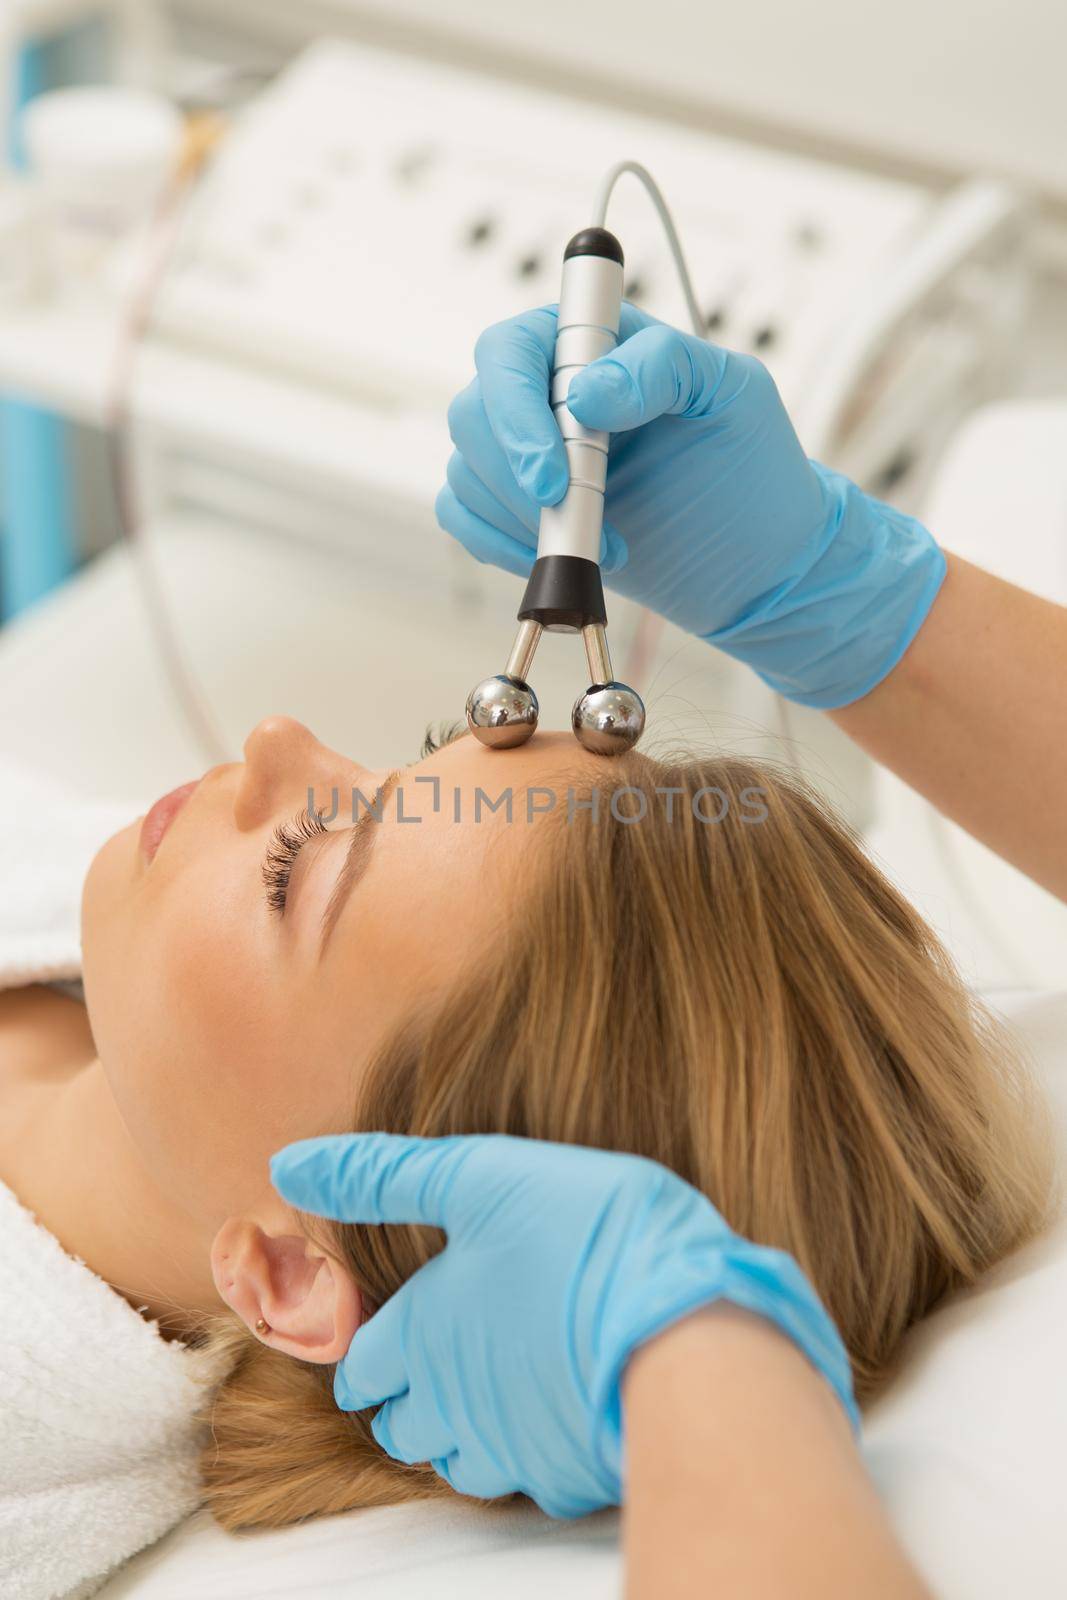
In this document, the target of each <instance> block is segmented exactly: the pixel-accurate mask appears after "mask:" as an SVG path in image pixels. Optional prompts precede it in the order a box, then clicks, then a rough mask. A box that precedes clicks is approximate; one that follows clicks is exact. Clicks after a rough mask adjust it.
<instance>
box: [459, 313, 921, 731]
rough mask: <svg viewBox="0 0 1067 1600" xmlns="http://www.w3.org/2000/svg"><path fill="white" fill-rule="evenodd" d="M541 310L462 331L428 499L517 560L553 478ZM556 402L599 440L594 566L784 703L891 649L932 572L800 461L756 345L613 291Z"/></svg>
mask: <svg viewBox="0 0 1067 1600" xmlns="http://www.w3.org/2000/svg"><path fill="white" fill-rule="evenodd" d="M554 340H555V309H554V308H552V307H549V308H546V309H542V310H538V311H530V312H526V313H525V314H524V315H522V316H519V317H515V318H512V319H511V320H510V321H507V322H502V323H498V324H497V325H496V326H495V327H492V328H489V329H488V330H487V331H486V332H485V333H483V334H482V336H481V338H480V339H479V341H478V344H477V347H476V351H475V360H476V364H477V371H478V376H477V377H476V378H475V379H474V381H473V382H472V383H471V384H470V385H469V386H468V387H467V388H466V389H465V390H463V391H462V393H461V394H459V395H458V396H457V397H456V398H455V400H454V401H453V402H452V406H451V409H450V411H449V426H450V429H451V433H452V438H453V441H454V443H455V446H456V452H455V454H454V455H453V457H452V459H451V461H450V463H449V468H448V485H447V487H446V488H444V489H442V491H441V493H440V495H439V496H438V500H437V515H438V520H439V521H440V523H441V525H442V527H443V528H445V529H446V530H447V531H448V532H449V533H451V534H453V535H454V536H455V537H456V538H457V539H459V540H460V541H461V542H462V543H463V544H464V545H465V546H466V547H467V549H468V550H470V551H471V553H472V554H473V555H475V556H476V557H477V558H478V559H479V560H482V561H490V562H494V563H495V564H496V565H498V566H502V567H504V568H506V569H507V570H508V571H511V572H516V573H522V574H525V573H527V572H528V571H529V569H530V566H531V564H532V561H533V554H534V547H535V545H536V542H537V525H538V517H539V513H540V508H541V506H543V505H552V504H555V502H556V501H558V500H559V499H560V498H561V496H562V495H563V493H564V492H565V490H566V487H567V461H566V456H565V454H564V450H563V444H562V441H561V438H560V433H559V429H558V427H557V426H556V423H555V420H554V418H553V416H552V412H551V410H550V409H549V403H548V378H549V370H550V367H551V364H552V350H553V345H554ZM568 405H569V407H570V410H571V412H572V413H573V415H574V416H575V417H576V418H577V420H578V421H579V422H581V423H583V424H584V425H586V426H587V427H590V428H600V429H606V430H607V431H609V432H610V433H612V434H613V435H614V437H613V439H612V442H611V452H610V456H609V468H608V477H607V495H606V505H605V519H606V520H605V534H604V549H603V570H604V573H605V577H606V578H607V581H608V583H609V585H610V586H611V587H612V588H614V589H615V590H617V591H618V592H619V593H620V594H624V595H628V596H630V597H631V598H632V599H634V600H638V601H640V602H642V603H643V604H644V605H647V606H650V607H651V608H652V609H653V610H654V611H658V612H660V613H661V614H662V615H663V616H664V617H667V618H668V619H669V620H670V621H672V622H675V623H677V624H678V625H679V626H680V627H682V628H685V629H686V630H687V631H688V632H690V633H694V634H697V635H699V636H700V637H701V638H704V639H706V640H708V642H709V643H711V644H714V645H717V646H718V647H719V648H720V649H722V650H724V651H726V652H728V653H729V654H730V655H732V656H735V657H736V658H737V659H738V660H741V661H745V662H747V663H748V664H749V665H750V666H751V667H753V668H754V669H755V671H756V672H758V673H759V675H760V676H761V677H762V678H763V679H764V680H765V681H766V682H767V683H769V684H770V685H771V686H772V687H773V688H774V689H777V690H778V691H779V692H780V693H781V694H783V695H785V696H786V697H787V698H789V699H791V700H795V701H797V702H798V703H800V704H802V705H810V706H816V707H819V708H821V709H831V708H834V707H838V706H842V705H847V704H849V703H850V702H851V701H853V700H856V699H859V698H860V696H862V695H864V694H866V693H868V691H869V690H870V689H872V688H873V687H874V686H875V684H877V683H878V682H880V681H881V679H882V678H883V677H885V676H886V674H887V673H888V672H890V671H891V670H892V668H893V667H894V666H895V665H896V663H897V662H898V661H899V659H900V657H901V656H902V655H903V653H904V651H905V650H906V649H907V647H908V645H909V644H910V643H911V640H912V639H913V638H914V636H915V634H916V633H917V632H918V630H919V628H920V626H921V625H922V623H923V621H924V620H925V618H926V615H927V612H928V611H929V609H930V606H931V605H932V604H933V601H934V598H935V596H936V594H937V591H938V589H939V588H940V585H941V581H942V579H943V577H944V573H945V561H944V557H943V556H942V554H941V551H940V550H939V548H938V546H937V545H936V544H935V542H934V540H933V538H932V537H931V535H930V534H929V533H928V532H927V531H926V529H925V528H923V527H922V526H921V525H920V524H919V523H918V522H916V521H915V520H914V519H913V518H911V517H907V516H905V515H903V514H902V513H901V512H899V511H895V510H893V509H892V508H891V507H889V506H887V505H883V504H882V503H881V502H880V501H878V500H875V499H873V498H872V497H871V496H869V495H866V494H864V493H863V492H862V491H861V490H860V489H858V488H857V487H856V485H855V484H853V483H851V482H850V481H849V480H848V479H847V478H844V477H842V476H841V475H839V474H837V473H834V472H831V471H829V470H827V469H826V468H825V467H822V466H819V465H818V464H817V463H816V462H812V461H809V460H808V459H807V457H806V456H805V454H804V451H803V449H802V448H801V445H800V442H799V440H798V439H797V436H796V434H795V432H794V430H793V426H792V423H791V422H790V420H789V417H788V414H787V413H786V410H785V408H784V406H783V404H782V401H781V399H780V397H779V395H778V391H777V389H776V387H775V385H774V382H773V380H772V378H771V377H770V374H769V373H768V372H767V370H766V368H765V367H764V366H763V365H762V364H761V363H760V362H759V361H757V360H756V359H754V358H753V357H750V356H745V355H738V354H735V353H733V352H730V351H727V350H724V349H721V348H719V347H718V346H716V345H712V344H708V343H706V342H705V341H704V340H701V339H697V338H694V337H693V336H692V335H690V334H684V333H680V332H678V331H677V330H676V329H674V328H670V327H668V326H666V325H665V324H663V323H660V322H657V321H656V320H655V319H654V318H652V317H649V316H647V315H646V314H645V313H644V312H641V311H639V310H637V309H636V308H635V307H633V306H631V305H625V304H624V306H623V309H622V323H621V326H620V343H619V346H618V348H617V349H616V350H614V351H613V352H612V354H611V355H608V356H604V357H602V358H601V359H600V360H598V361H595V362H593V363H592V364H591V365H590V366H588V367H586V368H585V369H584V371H582V372H580V373H579V374H578V375H577V376H576V378H575V379H574V381H573V383H572V385H571V389H570V393H569V397H568Z"/></svg>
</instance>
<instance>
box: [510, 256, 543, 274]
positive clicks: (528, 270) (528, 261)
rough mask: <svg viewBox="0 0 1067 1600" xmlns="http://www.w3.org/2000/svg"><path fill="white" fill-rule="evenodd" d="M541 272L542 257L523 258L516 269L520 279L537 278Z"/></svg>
mask: <svg viewBox="0 0 1067 1600" xmlns="http://www.w3.org/2000/svg"><path fill="white" fill-rule="evenodd" d="M540 270H541V257H540V256H534V255H529V256H523V258H522V260H521V261H520V262H519V263H518V265H517V266H516V268H515V271H516V272H517V273H518V275H519V277H520V278H535V277H536V276H537V274H538V273H539V272H540Z"/></svg>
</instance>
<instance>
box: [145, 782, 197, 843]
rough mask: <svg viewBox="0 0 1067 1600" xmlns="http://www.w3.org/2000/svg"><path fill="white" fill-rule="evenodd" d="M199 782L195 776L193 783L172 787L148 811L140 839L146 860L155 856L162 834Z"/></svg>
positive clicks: (161, 840)
mask: <svg viewBox="0 0 1067 1600" xmlns="http://www.w3.org/2000/svg"><path fill="white" fill-rule="evenodd" d="M199 782H200V779H199V778H197V779H196V782H195V783H183V784H182V785H181V786H180V787H179V788H177V789H172V790H171V791H170V793H169V794H165V795H163V796H162V797H161V798H160V799H159V800H157V801H156V803H155V805H154V806H153V807H152V809H151V811H149V812H148V814H147V815H146V817H145V819H144V821H143V822H142V823H141V841H140V842H141V853H142V854H143V856H144V858H145V860H146V861H152V860H153V859H154V858H155V854H156V851H157V850H158V849H159V847H160V845H161V844H162V842H163V835H164V834H165V833H166V831H167V829H168V828H169V827H170V825H171V823H172V822H173V821H174V819H175V817H176V816H177V815H178V812H179V811H180V810H181V808H182V806H183V805H184V804H185V802H186V801H187V800H188V798H189V796H190V795H191V794H192V792H193V790H194V789H195V788H196V787H197V786H198V784H199Z"/></svg>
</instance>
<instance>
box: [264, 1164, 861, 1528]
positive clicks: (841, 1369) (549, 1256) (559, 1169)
mask: <svg viewBox="0 0 1067 1600" xmlns="http://www.w3.org/2000/svg"><path fill="white" fill-rule="evenodd" d="M271 1174H272V1178H273V1181H274V1184H275V1187H276V1188H277V1189H278V1191H279V1193H280V1194H281V1195H282V1196H283V1197H284V1198H285V1199H286V1200H287V1201H289V1203H290V1204H292V1205H294V1206H297V1207H299V1208H300V1209H302V1210H305V1211H310V1212H314V1213H316V1214H318V1215H321V1216H327V1217H333V1218H336V1219H338V1220H341V1221H347V1222H363V1223H387V1222H388V1223H401V1222H406V1223H425V1224H430V1225H432V1226H435V1227H440V1228H444V1229H445V1230H446V1232H447V1234H448V1242H447V1245H446V1248H445V1249H444V1251H443V1252H442V1253H441V1254H440V1255H438V1256H437V1257H435V1258H434V1259H433V1260H432V1261H430V1262H429V1263H428V1264H427V1265H426V1266H424V1267H423V1268H421V1270H420V1271H418V1272H417V1273H416V1274H415V1275H414V1277H413V1278H411V1279H410V1281H409V1282H408V1283H406V1284H405V1285H404V1286H403V1287H402V1288H401V1289H400V1290H399V1291H398V1292H397V1293H396V1294H395V1295H394V1296H393V1297H392V1298H391V1299H390V1300H388V1301H387V1302H386V1304H385V1305H384V1306H382V1307H381V1309H380V1310H378V1311H377V1312H376V1313H375V1314H374V1316H373V1317H372V1318H371V1319H370V1321H369V1322H367V1323H365V1324H364V1326H363V1327H362V1328H361V1329H360V1330H359V1332H358V1333H357V1334H356V1336H355V1338H354V1339H353V1341H352V1344H351V1346H350V1348H349V1352H348V1355H347V1356H346V1358H345V1359H344V1361H343V1362H341V1363H340V1364H339V1366H338V1368H337V1372H336V1378H335V1385H334V1393H335V1396H336V1399H337V1403H338V1405H339V1406H341V1407H342V1409H344V1410H348V1411H356V1410H364V1409H366V1408H369V1407H373V1406H380V1407H381V1409H380V1410H379V1411H378V1413H377V1415H376V1417H375V1419H374V1422H373V1429H374V1434H375V1437H376V1438H377V1440H378V1442H379V1444H381V1445H382V1446H383V1448H384V1449H385V1450H387V1451H388V1452H389V1454H390V1455H392V1456H394V1457H395V1458H396V1459H397V1460H399V1461H405V1462H422V1461H428V1462H430V1463H431V1464H432V1465H433V1467H434V1468H435V1470H436V1471H437V1472H438V1473H439V1474H440V1475H441V1476H442V1477H443V1478H445V1479H446V1480H447V1481H448V1482H449V1483H450V1484H452V1485H453V1487H454V1488H456V1489H457V1490H459V1491H460V1492H462V1493H465V1494H471V1495H478V1496H484V1497H487V1498H491V1497H496V1496H500V1495H504V1494H508V1493H511V1492H514V1491H521V1492H523V1493H525V1494H527V1495H529V1496H530V1497H531V1498H532V1499H533V1500H535V1501H536V1502H537V1503H538V1504H539V1505H540V1506H541V1507H542V1509H543V1510H545V1511H547V1512H548V1513H550V1514H551V1515H553V1516H577V1515H580V1514H582V1513H584V1512H587V1511H592V1510H595V1509H596V1508H598V1507H601V1506H605V1505H614V1504H618V1503H619V1502H620V1501H621V1498H622V1478H623V1423H622V1417H621V1407H620V1382H621V1379H622V1375H623V1371H624V1369H625V1367H626V1364H627V1362H628V1360H629V1358H630V1357H631V1355H632V1354H633V1353H634V1352H635V1350H636V1349H637V1348H638V1346H640V1345H642V1344H644V1343H646V1342H647V1341H649V1340H651V1339H652V1338H654V1337H655V1335H657V1334H658V1333H660V1332H662V1331H663V1330H664V1329H665V1328H667V1327H668V1326H669V1325H671V1324H672V1323H675V1322H677V1321H679V1319H681V1318H682V1317H684V1316H685V1315H686V1314H687V1313H689V1312H691V1311H694V1310H696V1309H697V1308H698V1307H701V1306H706V1305H710V1304H712V1303H714V1302H717V1301H729V1302H730V1303H732V1304H734V1305H737V1306H740V1307H742V1308H744V1309H746V1310H747V1311H750V1312H753V1313H756V1314H757V1315H759V1316H761V1317H763V1318H766V1319H768V1320H769V1321H770V1322H771V1323H773V1324H774V1325H776V1326H777V1327H778V1328H779V1329H780V1330H781V1331H782V1332H783V1333H784V1334H786V1335H787V1336H788V1337H789V1338H790V1339H791V1340H792V1341H793V1342H794V1344H795V1345H796V1346H797V1347H798V1348H799V1349H800V1350H801V1351H802V1352H803V1353H804V1354H805V1355H806V1356H807V1358H808V1360H809V1361H810V1362H811V1363H812V1365H813V1366H814V1367H815V1368H816V1369H817V1370H818V1371H819V1372H821V1373H822V1374H823V1376H824V1377H825V1378H826V1379H827V1381H828V1382H829V1383H830V1384H831V1385H832V1387H833V1389H834V1390H835V1391H836V1393H837V1395H838V1397H839V1398H840V1400H841V1403H842V1405H843V1406H844V1407H845V1408H846V1410H847V1412H848V1413H849V1415H850V1417H851V1418H852V1420H853V1422H854V1424H855V1423H856V1419H857V1414H856V1410H855V1404H854V1401H853V1398H852V1388H851V1377H850V1368H849V1361H848V1356H847V1354H846V1352H845V1350H844V1347H843V1345H842V1343H841V1340H840V1338H839V1337H838V1334H837V1332H836V1329H835V1328H834V1325H833V1323H832V1322H831V1320H830V1318H829V1317H828V1315H827V1313H826V1312H825V1310H824V1309H823V1307H822V1305H821V1303H820V1302H819V1300H818V1298H817V1296H816V1295H815V1292H814V1290H813V1289H812V1288H811V1286H810V1284H809V1283H808V1281H807V1279H806V1278H805V1277H804V1275H803V1274H802V1273H801V1271H800V1269H799V1268H798V1267H797V1265H796V1263H795V1262H794V1261H793V1260H792V1258H791V1257H789V1256H788V1255H785V1254H783V1253H782V1252H781V1251H777V1250H770V1249H766V1248H763V1247H760V1246H758V1245H754V1244H750V1243H749V1242H748V1241H747V1240H745V1239H742V1238H740V1237H738V1235H737V1234H735V1233H733V1232H732V1231H731V1230H730V1228H729V1227H728V1226H727V1225H726V1223H725V1222H724V1221H723V1219H722V1217H721V1216H720V1215H719V1213H718V1212H717V1211H716V1210H715V1208H714V1207H713V1206H712V1205H711V1203H710V1202H709V1201H708V1200H707V1199H706V1198H705V1197H704V1196H703V1195H702V1194H700V1193H699V1192H698V1191H697V1190H696V1189H693V1188H691V1187H690V1186H689V1185H688V1184H686V1183H684V1182H683V1181H682V1180H681V1179H680V1178H679V1177H677V1176H676V1175H675V1174H674V1173H672V1172H669V1171H668V1170H667V1169H665V1168H664V1167H661V1166H658V1165H657V1164H656V1163H655V1162H651V1161H646V1160H644V1159H642V1158H639V1157H637V1156H630V1155H619V1154H616V1153H614V1152H609V1151H603V1150H587V1149H582V1148H579V1147H577V1146H573V1145H558V1144H543V1143H540V1142H539V1141H537V1140H530V1139H513V1138H506V1137H503V1136H492V1137H469V1138H459V1137H457V1138H448V1139H416V1138H406V1137H395V1136H390V1135H386V1134H375V1133H371V1134H356V1135H345V1136H338V1137H327V1138H321V1139H307V1140H303V1141H301V1142H299V1143H297V1144H293V1145H290V1146H288V1147H287V1148H286V1149H285V1150H283V1151H281V1152H280V1153H279V1154H278V1155H276V1156H275V1157H274V1159H273V1161H272V1163H271Z"/></svg>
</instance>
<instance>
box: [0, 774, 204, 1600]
mask: <svg viewBox="0 0 1067 1600" xmlns="http://www.w3.org/2000/svg"><path fill="white" fill-rule="evenodd" d="M136 809H137V808H136V807H134V808H121V809H120V808H104V807H93V808H85V807H81V806H79V805H78V802H77V799H76V797H75V795H74V794H71V795H61V794H59V793H57V791H56V790H55V788H54V786H46V785H44V784H42V783H41V782H40V781H39V780H37V779H35V778H34V777H32V776H31V775H29V774H27V773H26V772H25V771H22V772H16V771H14V770H13V769H10V768H7V767H3V768H0V828H2V829H3V832H4V834H5V835H6V836H7V838H8V840H9V849H8V855H9V860H8V862H7V864H6V866H4V867H3V868H2V869H0V987H8V988H10V987H15V986H18V985H21V984H26V983H30V982H34V981H38V982H51V981H55V980H57V979H71V978H75V977H76V976H77V975H78V972H79V971H80V965H81V955H80V946H79V933H78V925H79V904H80V896H81V882H82V878H83V877H84V874H85V870H86V868H87V867H88V864H89V862H90V860H91V859H92V856H93V853H94V852H95V850H96V849H97V848H98V847H99V846H100V844H102V843H103V841H104V840H105V839H106V838H107V837H108V836H109V835H110V834H111V833H112V832H113V831H114V830H115V828H117V827H122V826H123V825H124V824H125V823H126V822H128V821H129V820H130V818H131V816H132V815H134V814H135V811H136ZM224 1376H225V1372H224V1369H223V1368H222V1367H221V1365H220V1363H219V1360H218V1358H217V1357H216V1356H214V1355H212V1354H209V1353H208V1352H205V1351H197V1350H193V1349H189V1348H187V1347H186V1346H184V1345H182V1344H179V1343H176V1342H170V1343H168V1342H167V1341H166V1340H165V1339H163V1338H162V1337H161V1336H160V1333H159V1330H158V1327H157V1326H156V1324H155V1323H150V1322H146V1321H145V1320H144V1318H143V1317H141V1316H139V1315H138V1313H137V1312H136V1311H135V1310H134V1309H133V1307H132V1306H130V1305H129V1304H128V1303H127V1302H126V1301H125V1300H123V1299H122V1298H121V1296H119V1295H117V1294H116V1293H115V1292H114V1291H113V1290H112V1289H111V1288H109V1286H108V1285H107V1284H106V1283H104V1282H103V1280H102V1279H101V1278H98V1277H97V1276H96V1274H95V1273H94V1272H91V1271H90V1270H89V1268H88V1267H86V1266H85V1264H84V1263H83V1262H81V1261H78V1260H76V1259H75V1258H74V1257H72V1256H69V1255H67V1254H66V1252H65V1251H64V1250H63V1249H62V1247H61V1246H60V1244H59V1243H58V1241H57V1240H56V1239H55V1238H54V1237H53V1236H52V1235H51V1234H50V1233H48V1232H46V1230H45V1229H44V1228H42V1227H41V1226H40V1225H39V1224H38V1223H37V1221H36V1220H35V1219H34V1217H32V1216H31V1214H30V1213H29V1212H28V1211H27V1210H26V1209H25V1207H23V1206H22V1205H20V1203H19V1201H18V1200H17V1199H16V1197H15V1196H14V1195H13V1194H12V1192H11V1190H10V1189H8V1188H7V1187H6V1186H5V1185H4V1184H2V1183H0V1595H2V1596H3V1600H59V1597H64V1600H85V1597H86V1596H88V1595H91V1594H93V1593H94V1592H95V1590H96V1589H97V1588H98V1587H99V1586H100V1584H101V1583H102V1581H103V1580H104V1578H105V1577H106V1576H107V1574H108V1573H109V1572H111V1571H112V1570H113V1569H114V1568H115V1567H116V1566H118V1565H119V1564H120V1563H121V1562H123V1561H124V1560H126V1559H127V1557H129V1556H131V1555H133V1554H134V1552H135V1551H138V1550H141V1549H143V1548H144V1547H145V1546H146V1545H148V1544H151V1543H153V1542H154V1541H155V1540H156V1539H158V1538H159V1537H160V1536H161V1535H162V1534H164V1533H166V1532H167V1530H168V1529H169V1528H171V1527H173V1526H174V1524H175V1523H177V1522H179V1521H180V1520H181V1519H182V1518H183V1517H185V1516H186V1515H187V1514H188V1513H189V1512H190V1511H192V1510H193V1509H194V1507H195V1506H196V1505H197V1503H198V1501H199V1499H200V1493H199V1488H198V1481H197V1455H198V1451H199V1448H200V1445H201V1443H202V1436H201V1430H200V1427H199V1425H198V1424H196V1423H195V1422H194V1415H195V1413H196V1412H197V1411H198V1410H199V1409H200V1408H201V1406H202V1405H203V1403H204V1401H205V1399H206V1396H207V1392H208V1391H209V1390H210V1389H211V1388H212V1387H214V1386H215V1385H216V1384H217V1383H218V1382H220V1381H221V1379H222V1378H223V1377H224Z"/></svg>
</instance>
